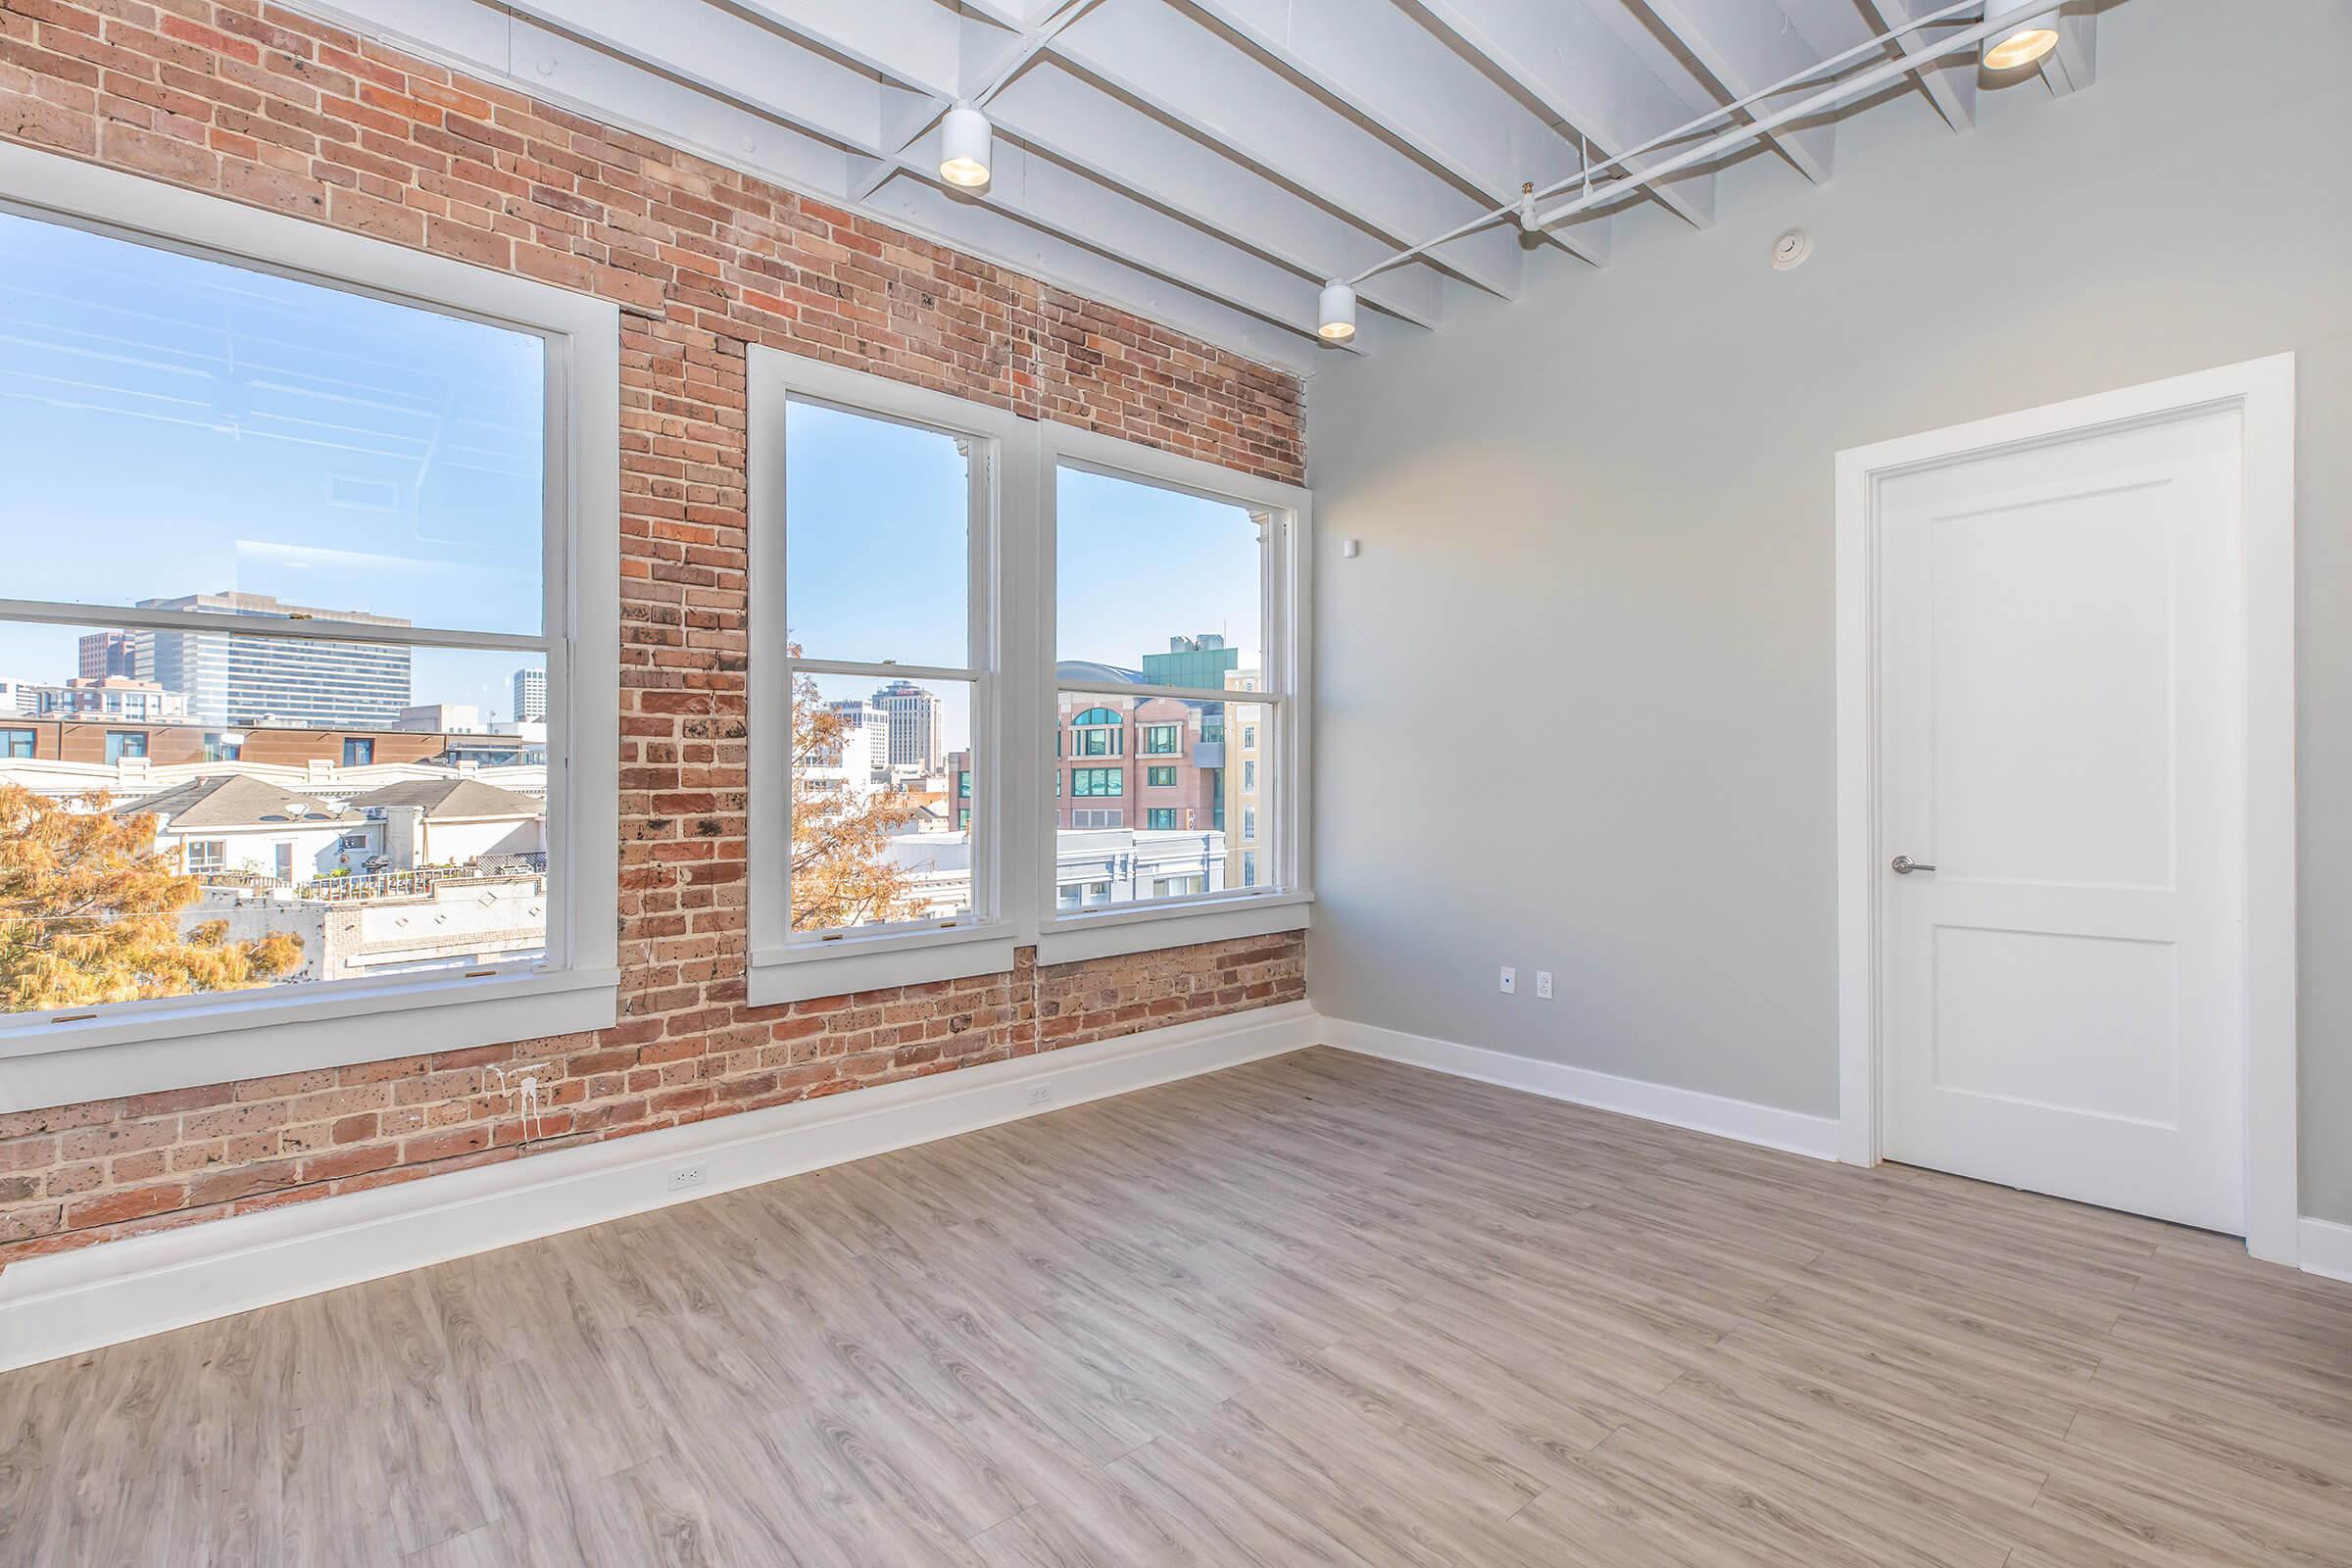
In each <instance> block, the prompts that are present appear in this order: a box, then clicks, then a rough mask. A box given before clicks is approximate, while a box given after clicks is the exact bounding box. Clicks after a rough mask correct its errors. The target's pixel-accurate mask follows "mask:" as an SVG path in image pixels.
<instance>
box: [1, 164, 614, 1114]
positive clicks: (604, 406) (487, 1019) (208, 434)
mask: <svg viewBox="0 0 2352 1568" xmlns="http://www.w3.org/2000/svg"><path fill="white" fill-rule="evenodd" d="M0 319H5V320H6V328H5V333H4V334H0V407H4V408H5V409H6V411H7V412H6V417H5V418H4V419H0V472H5V473H7V474H8V476H9V481H8V485H7V490H6V494H5V495H0V535H5V537H6V538H7V539H8V540H9V549H8V567H7V571H6V584H5V587H0V594H5V596H6V597H5V598H0V669H4V670H6V671H7V672H9V673H10V674H12V675H14V674H17V673H18V672H20V671H29V672H34V673H36V674H37V676H38V678H40V679H41V680H43V681H45V682H49V683H54V684H58V685H63V684H64V683H65V682H66V680H68V679H69V678H71V677H73V676H74V675H75V674H77V673H78V672H79V671H80V670H83V669H97V670H101V671H105V672H107V674H108V675H109V676H110V677H112V678H120V679H123V680H126V681H129V682H132V683H134V684H132V685H128V686H123V687H119V688H117V687H110V688H108V689H107V690H108V697H109V699H110V704H109V708H111V699H112V698H113V697H114V695H115V694H116V693H117V692H120V694H121V696H122V699H123V701H122V707H121V711H120V712H119V713H118V712H110V711H109V709H104V708H97V707H96V706H95V705H93V711H90V712H89V713H87V714H86V716H84V715H80V714H76V713H74V712H71V711H68V712H63V713H61V714H60V715H59V716H58V718H57V720H56V722H55V733H56V755H55V756H54V757H50V758H44V759H43V760H41V762H40V763H39V764H38V765H37V767H29V768H22V769H19V770H17V771H16V772H14V773H12V772H11V771H10V763H11V762H12V761H14V760H16V756H15V748H14V747H13V746H11V747H9V748H8V749H7V755H6V756H5V757H0V801H4V802H5V803H6V810H5V811H4V812H0V835H6V836H10V837H17V838H24V839H31V840H41V839H57V838H59V837H60V836H61V835H66V834H75V835H78V836H79V842H82V843H83V844H84V845H85V847H87V848H88V849H89V853H88V855H87V856H85V858H84V861H83V866H82V876H83V880H84V882H85V883H86V884H87V885H86V886H83V887H80V888H77V889H74V890H71V891H69V890H66V889H63V888H62V887H60V888H45V887H44V886H42V884H41V882H40V880H39V879H38V878H35V879H33V880H32V881H31V882H30V883H29V884H27V885H25V886H22V887H20V888H19V889H17V890H15V891H14V892H13V894H12V896H11V902H10V905H9V907H0V925H5V924H14V925H16V926H17V927H18V928H19V929H22V930H30V931H34V932H38V933H41V935H40V936H39V937H37V938H36V939H34V940H33V941H32V943H31V944H30V947H29V949H27V948H26V946H25V944H18V945H17V946H16V949H15V951H14V952H13V953H11V952H10V950H9V947H8V945H7V944H0V1103H8V1104H16V1105H25V1104H41V1103H59V1102H61V1101H72V1100H78V1099H85V1098H97V1097H101V1096H113V1095H121V1094H127V1093H134V1092H140V1091H146V1090H156V1089H166V1088H172V1087H175V1086H179V1085H186V1084H204V1083H217V1082H221V1081H222V1080H225V1079H233V1078H241V1077H247V1076H253V1075H258V1074H266V1073H274V1072H282V1071H286V1070H289V1069H294V1068H308V1067H319V1066H331V1065H336V1064H340V1063H348V1062H356V1061H364V1060H371V1059H376V1058H381V1057H387V1056H395V1055H402V1054H409V1053H412V1052H414V1051H416V1050H417V1049H419V1046H418V1042H419V1041H429V1042H430V1044H431V1046H432V1047H433V1048H434V1049H443V1050H446V1049H451V1048H456V1047H465V1046H470V1045H482V1044H490V1043H494V1042H500V1041H507V1040H517V1039H526V1038H531V1037H535V1036H541V1035H551V1034H559V1033H564V1032H567V1031H571V1030H577V1029H588V1028H596V1027H602V1026H607V1025H610V1024H611V1023H612V1022H613V1018H614V1000H613V999H614V990H615V986H616V982H617V974H616V970H615V939H614V934H613V925H614V907H615V862H616V858H617V850H616V847H615V846H616V838H617V834H616V827H615V823H616V814H617V811H616V775H615V762H616V760H617V758H618V753H619V741H618V726H617V721H616V718H615V707H616V687H617V669H618V662H619V657H618V619H619V617H618V608H617V600H618V581H619V561H618V551H617V537H618V529H617V520H616V512H617V505H618V457H617V442H618V429H619V393H618V374H619V372H618V357H619V318H618V314H617V312H616V311H615V309H614V308H613V307H612V306H610V305H605V304H599V303H597V302H594V301H591V300H587V299H584V298H582V297H579V296H575V295H571V294H567V293H564V292H563V291H561V290H558V289H554V288H551V287H548V286H546V285H543V284H539V283H533V282H529V281H527V280H524V279H521V278H515V277H507V276H503V275H500V274H496V273H493V272H489V271H485V270H480V269H476V268H471V267H466V266H463V265H460V264H458V263H456V262H452V261H448V260H445V259H442V258H439V257H433V256H427V255H420V254H418V253H417V252H415V251H412V250H408V249H404V248H401V247H397V246H394V245H390V244H386V243H384V242H381V241H377V240H372V239H368V238H366V237H363V236H360V235H356V234H348V233H343V232H339V231H336V230H331V229H328V228H325V227H323V226H320V225H318V224H314V223H308V222H304V221H298V220H295V219H292V218H288V217H283V216H280V215H276V214H270V213H265V212H262V211H259V210H256V209H253V208H247V207H241V206H237V205H234V204H230V203H227V202H223V201H221V200H219V199H217V198H213V197H208V196H204V195H202V194H199V193H196V192H190V191H182V190H177V189H172V188H169V187H166V186H162V185H158V184H154V183H152V182H149V181H145V180H140V179H136V178H133V177H131V176H128V175H123V174H118V173H115V172H109V171H104V170H97V169H92V168H90V167H89V166H87V165H86V164H80V163H72V162H68V161H66V160H62V159H55V158H51V157H48V156H47V155H43V154H38V153H32V152H29V151H27V150H25V149H22V148H6V147H0ZM523 670H528V671H530V672H532V673H533V674H534V676H537V677H539V678H543V679H544V681H545V682H546V686H547V690H548V692H549V699H550V704H549V710H548V712H547V714H546V715H545V716H544V718H540V719H535V720H532V721H529V722H525V721H523V720H522V719H521V718H520V715H517V714H515V713H514V712H512V711H509V707H508V703H507V699H506V696H505V694H506V693H507V692H508V691H509V690H510V689H511V686H512V684H513V683H514V682H515V677H516V674H517V671H523ZM420 714H429V715H432V716H431V717H430V718H426V719H422V720H421V721H420V718H419V715H420ZM110 717H111V718H112V727H109V724H108V720H109V718H110ZM126 720H127V721H130V722H128V723H126V722H125V721H126ZM437 727H447V728H450V729H453V730H465V731H475V730H493V731H498V732H502V733H507V734H513V735H516V736H518V737H526V738H528V739H530V740H531V742H532V744H533V745H534V746H536V747H538V748H540V749H541V751H542V752H543V754H544V756H545V758H546V760H545V761H544V762H543V763H540V764H536V765H532V766H523V767H514V768H505V769H498V770H495V771H491V770H485V772H484V773H483V774H482V775H481V780H480V781H481V782H482V783H484V784H492V785H495V786H496V787H497V788H498V789H499V790H501V791H504V792H505V793H506V794H507V795H509V796H510V797H512V798H513V799H514V800H515V802H517V803H523V804H520V805H517V806H516V807H515V810H516V811H517V812H518V813H527V815H528V818H529V821H528V826H527V828H526V829H520V830H517V831H518V832H527V834H528V835H529V836H530V837H531V839H532V843H531V848H532V850H533V852H534V855H533V856H532V857H531V858H530V859H529V861H528V863H529V864H530V866H531V869H529V870H527V871H518V870H516V869H515V864H514V861H515V857H508V858H506V859H505V860H503V861H502V862H501V863H500V864H498V865H490V864H487V863H476V859H477V858H475V857H472V856H471V855H469V854H468V853H467V852H466V851H465V850H464V849H458V850H454V851H440V852H436V853H437V854H439V855H440V856H441V857H442V858H444V859H446V860H447V862H448V863H447V864H446V865H444V866H442V867H440V869H442V870H444V871H445V872H446V873H447V874H448V876H449V878H450V879H451V880H452V881H453V882H463V881H466V880H468V879H470V880H472V881H475V882H479V883H481V884H483V885H484V887H486V886H487V884H488V883H490V882H493V881H496V880H498V879H500V878H507V879H513V878H515V877H523V876H527V877H528V878H529V879H531V880H532V881H533V882H535V883H536V884H538V885H537V886H535V887H534V888H533V889H532V890H531V892H530V895H529V896H527V897H522V898H497V899H485V898H483V897H481V896H480V894H481V893H482V892H483V891H484V888H479V887H477V888H464V887H458V888H450V889H448V890H447V891H448V896H447V897H445V898H441V899H440V902H441V904H442V905H444V906H446V907H436V909H435V910H434V911H433V912H432V916H431V919H430V921H429V922H428V921H422V920H417V919H415V918H406V919H403V920H394V919H392V918H391V917H390V911H387V912H386V918H385V919H383V920H381V921H368V920H362V921H357V922H355V921H352V920H348V919H343V918H334V919H329V918H325V917H324V914H323V910H322V907H315V906H314V905H313V904H312V903H311V902H310V901H309V899H308V896H307V895H306V894H304V893H303V892H302V891H301V890H299V889H298V890H296V892H295V893H294V894H292V895H290V896H286V897H275V896H270V895H268V894H267V893H266V892H265V891H264V890H262V889H259V888H257V887H255V886H253V885H251V884H252V881H253V879H251V878H248V879H246V881H245V882H244V883H241V884H240V883H237V882H235V881H233V880H231V879H226V878H224V877H222V876H221V874H220V873H221V872H222V871H223V870H224V856H225V843H226V841H227V839H229V838H234V839H237V840H239V841H240V842H243V841H250V842H252V843H254V844H256V845H261V844H265V843H270V842H273V841H274V842H275V843H277V844H278V846H279V849H280V853H279V855H278V857H277V858H278V859H279V860H280V861H281V862H283V861H284V860H285V858H286V857H285V854H284V851H285V849H286V848H287V847H288V846H289V845H291V844H292V843H293V842H295V841H296V840H300V841H301V842H302V843H303V845H304V854H305V856H306V860H305V864H306V865H307V864H308V863H309V862H308V859H307V857H309V856H311V855H312V854H314V853H315V852H316V851H317V849H318V847H319V843H321V842H322V843H324V844H326V845H332V844H333V843H334V842H335V835H336V834H338V833H346V832H353V831H357V829H356V828H355V827H347V826H345V825H344V824H346V823H354V824H356V823H358V822H360V821H363V820H366V819H368V817H369V815H370V814H371V807H370V802H369V801H368V791H370V790H379V789H384V788H387V787H389V788H392V789H394V790H395V791H398V790H403V789H405V790H407V791H409V792H411V793H412V794H414V793H415V792H417V790H418V788H419V787H422V788H423V789H425V790H428V791H429V789H430V787H431V786H432V783H433V781H434V780H435V779H455V778H457V777H458V776H459V772H458V769H457V767H456V765H455V764H454V762H453V761H451V760H449V759H447V758H446V757H443V756H441V755H439V749H438V747H437V746H436V745H434V744H433V736H432V735H431V733H430V732H431V731H432V730H433V729H435V728H437ZM518 744H519V741H518ZM394 756H397V757H398V758H399V760H401V762H402V764H403V765H402V768H401V770H400V772H401V776H400V777H399V778H398V779H394V780H387V779H385V778H384V777H382V776H381V773H380V771H379V772H378V773H377V774H376V775H375V776H370V777H367V778H362V779H352V780H349V781H348V787H346V782H347V781H346V780H345V778H344V777H343V775H342V769H344V768H346V767H350V766H355V765H364V764H366V763H368V762H369V761H372V760H390V759H391V758H393V757H394ZM133 763H137V764H139V765H136V766H133V765H129V764H133ZM295 781H299V793H297V791H296V788H295V787H294V786H295ZM297 822H299V823H301V824H303V825H302V826H301V827H299V828H295V827H289V826H288V824H289V823H297ZM314 823H316V824H319V825H322V826H323V827H324V829H325V832H324V834H323V835H321V834H320V833H319V827H318V826H314V825H313V824H314ZM207 826H210V827H217V828H220V829H222V830H225V831H224V834H223V835H222V836H215V835H213V834H209V833H208V834H205V835H204V836H202V837H198V838H190V837H188V830H189V829H190V828H202V827H207ZM273 835H274V840H273V837H272V836H273ZM314 841H316V842H314ZM400 842H401V843H402V845H403V846H404V849H403V851H402V852H401V853H402V854H405V855H409V856H412V857H413V856H415V855H417V853H419V850H418V841H417V839H416V837H415V836H413V835H407V836H403V837H402V839H401V841H400ZM394 866H395V868H397V869H409V868H410V867H408V866H406V865H402V864H400V859H399V856H395V857H394ZM445 886H446V885H445ZM159 892H160V893H162V894H163V895H164V896H163V897H162V898H161V899H160V900H159V897H158V895H159ZM436 897H440V896H439V895H436ZM159 904H160V906H161V907H159ZM405 912H406V914H407V915H409V916H414V915H415V914H416V913H417V911H416V910H414V909H409V910H406V911H405ZM363 926H365V927H366V939H365V940H362V927H363ZM403 933H408V934H410V935H412V936H413V937H414V940H413V942H411V943H410V945H409V946H407V947H405V948H404V945H403V943H404V935H403ZM116 937H120V938H121V939H122V940H120V941H117V940H110V939H111V938H116ZM426 1009H429V1012H430V1021H429V1022H426V1021H423V1020H421V1019H420V1018H418V1017H417V1016H414V1015H412V1014H414V1013H417V1012H418V1011H421V1010H426ZM159 1044H164V1045H168V1046H169V1047H170V1049H169V1050H161V1051H159V1050H156V1049H155V1047H157V1046H158V1045H159Z"/></svg>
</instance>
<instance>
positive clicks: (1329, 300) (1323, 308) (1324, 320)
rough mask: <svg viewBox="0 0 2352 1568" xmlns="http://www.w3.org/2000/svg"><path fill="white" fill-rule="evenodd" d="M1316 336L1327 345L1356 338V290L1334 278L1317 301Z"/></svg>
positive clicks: (1325, 285)
mask: <svg viewBox="0 0 2352 1568" xmlns="http://www.w3.org/2000/svg"><path fill="white" fill-rule="evenodd" d="M1315 318H1316V319H1315V335H1316V336H1318V337H1320V338H1322V339H1323V341H1324V342H1326V343H1345V342H1347V341H1348V339H1349V338H1351V337H1353V336H1355V290H1353V289H1351V288H1349V287H1348V285H1347V284H1345V283H1343V282H1341V281H1340V280H1339V279H1338V278H1336V277H1335V278H1333V279H1332V280H1331V281H1330V282H1328V283H1326V284H1324V285H1323V293H1322V296H1321V298H1319V299H1317V300H1316V301H1315Z"/></svg>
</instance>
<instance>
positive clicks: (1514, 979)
mask: <svg viewBox="0 0 2352 1568" xmlns="http://www.w3.org/2000/svg"><path fill="white" fill-rule="evenodd" d="M1502 994H1503V995H1504V996H1506V997H1515V996H1517V995H1518V994H1519V971H1518V970H1516V969H1514V968H1512V967H1511V966H1510V965H1509V964H1507V963H1506V964H1504V965H1503V966H1502Z"/></svg>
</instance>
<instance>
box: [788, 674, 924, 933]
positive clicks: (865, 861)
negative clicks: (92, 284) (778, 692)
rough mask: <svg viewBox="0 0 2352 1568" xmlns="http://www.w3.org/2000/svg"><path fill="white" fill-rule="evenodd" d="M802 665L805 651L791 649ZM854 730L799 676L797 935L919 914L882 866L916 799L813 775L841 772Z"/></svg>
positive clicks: (897, 873)
mask: <svg viewBox="0 0 2352 1568" xmlns="http://www.w3.org/2000/svg"><path fill="white" fill-rule="evenodd" d="M792 652H793V657H795V658H796V659H797V658H798V657H800V649H799V648H798V647H797V646H796V647H795V648H794V649H793V651H792ZM849 729H850V723H849V720H848V719H846V718H844V717H843V716H842V715H841V714H839V713H836V712H834V711H832V710H831V709H830V708H827V707H826V706H825V704H824V703H823V701H822V700H820V698H819V697H818V694H817V689H816V682H815V681H813V680H810V679H809V677H808V676H806V675H804V676H802V677H801V678H800V679H799V680H798V681H797V682H795V683H794V686H793V693H792V760H793V769H792V928H793V929H794V930H795V931H836V930H840V929H841V928H843V927H845V926H853V925H869V924H874V923H878V922H881V921H886V920H905V919H909V918H911V917H912V916H913V915H914V913H915V903H914V898H913V895H912V894H911V893H910V892H909V890H908V878H907V872H906V871H905V870H903V869H902V868H900V867H898V866H895V865H893V864H891V863H890V862H889V861H888V860H887V859H886V858H884V854H883V852H884V850H885V848H886V847H887V846H888V844H889V842H890V840H891V838H892V836H893V835H895V834H899V833H905V832H908V831H910V830H911V829H912V827H913V826H914V823H915V821H916V819H917V818H918V817H919V816H921V814H922V809H923V808H922V803H921V802H920V801H918V800H915V799H913V798H912V797H911V796H907V795H904V794H894V793H892V792H889V791H886V790H870V789H864V788H859V787H857V786H856V785H854V784H851V783H846V782H842V781H838V780H834V779H827V778H825V777H823V776H822V774H821V773H819V772H817V771H814V770H816V769H821V768H833V767H839V766H840V765H841V761H842V756H843V752H844V750H845V747H846V744H847V741H848V737H849Z"/></svg>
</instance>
